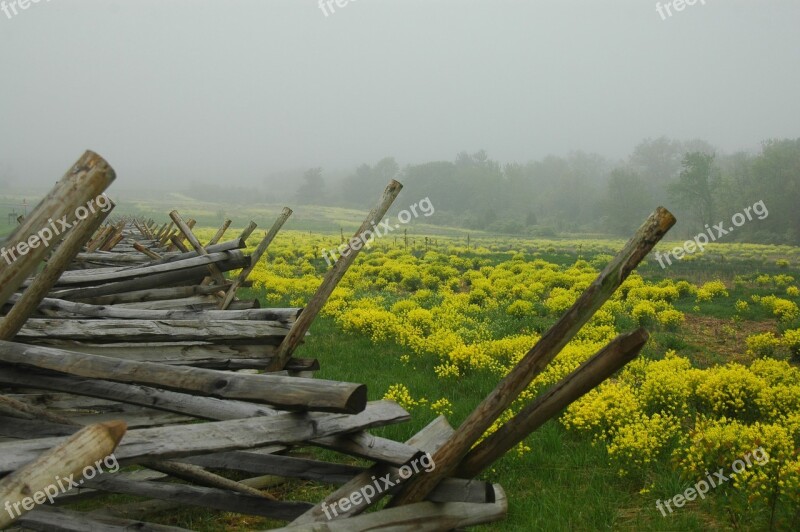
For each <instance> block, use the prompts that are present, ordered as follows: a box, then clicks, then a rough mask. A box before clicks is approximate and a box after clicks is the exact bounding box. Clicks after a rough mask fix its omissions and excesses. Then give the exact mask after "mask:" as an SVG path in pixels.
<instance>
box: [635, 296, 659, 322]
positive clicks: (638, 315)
mask: <svg viewBox="0 0 800 532" xmlns="http://www.w3.org/2000/svg"><path fill="white" fill-rule="evenodd" d="M631 316H632V317H633V319H635V320H636V321H637V322H638V323H639V325H647V324H648V323H653V322H654V321H655V319H656V307H655V305H654V304H653V303H651V302H650V301H639V302H638V303H636V304H635V305H634V306H633V309H632V310H631Z"/></svg>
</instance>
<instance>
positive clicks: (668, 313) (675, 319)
mask: <svg viewBox="0 0 800 532" xmlns="http://www.w3.org/2000/svg"><path fill="white" fill-rule="evenodd" d="M656 319H658V323H659V324H660V325H661V326H662V327H664V328H665V329H667V330H675V329H677V328H678V326H679V325H681V324H682V323H683V321H684V319H685V318H684V315H683V312H681V311H679V310H675V309H666V310H662V311H661V312H659V313H658V314H657V315H656Z"/></svg>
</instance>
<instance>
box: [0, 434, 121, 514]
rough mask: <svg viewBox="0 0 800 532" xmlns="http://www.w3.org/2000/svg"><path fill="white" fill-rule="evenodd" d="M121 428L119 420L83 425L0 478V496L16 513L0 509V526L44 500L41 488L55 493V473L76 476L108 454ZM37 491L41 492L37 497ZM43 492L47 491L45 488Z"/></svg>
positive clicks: (114, 446)
mask: <svg viewBox="0 0 800 532" xmlns="http://www.w3.org/2000/svg"><path fill="white" fill-rule="evenodd" d="M125 431H126V426H125V424H124V423H122V422H111V423H104V424H102V425H92V426H89V427H86V428H84V429H82V430H80V431H79V432H77V433H76V434H75V435H74V436H72V437H70V438H69V439H67V440H66V441H53V442H52V443H54V444H55V446H53V448H52V449H49V450H47V451H45V452H44V453H43V454H42V455H41V456H39V457H38V458H37V459H35V460H34V461H33V462H31V463H28V464H27V465H25V466H24V467H22V468H21V469H19V470H17V471H15V472H14V473H12V474H11V475H8V476H7V477H5V478H4V479H2V480H0V500H3V501H8V502H9V503H11V506H13V508H14V511H15V513H16V516H12V515H10V514H11V512H0V527H5V526H7V525H9V524H10V523H12V522H13V521H14V519H15V517H19V515H22V514H23V513H25V512H28V511H30V510H31V509H32V508H33V503H34V502H35V503H36V504H42V503H44V502H45V501H46V500H47V498H46V494H45V489H48V490H49V489H50V488H52V491H53V494H52V495H51V497H52V496H55V494H56V493H57V492H58V489H57V488H56V487H55V486H54V479H55V478H56V477H59V476H61V477H64V478H72V477H73V476H78V477H80V476H82V472H83V470H84V468H86V467H93V466H95V462H99V461H102V460H103V459H105V458H106V457H108V456H109V455H110V454H111V453H113V452H114V449H115V448H116V447H117V445H118V444H119V442H120V440H121V439H122V436H123V435H125ZM39 494H41V495H42V497H41V500H39V498H38V495H39ZM47 495H50V493H49V491H48V493H47ZM28 501H30V504H28ZM7 513H8V514H9V515H6V514H7Z"/></svg>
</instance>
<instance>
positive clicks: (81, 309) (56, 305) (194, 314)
mask: <svg viewBox="0 0 800 532" xmlns="http://www.w3.org/2000/svg"><path fill="white" fill-rule="evenodd" d="M12 299H13V298H12ZM39 309H40V310H44V309H57V310H63V311H66V312H68V313H71V314H74V315H76V316H87V317H91V318H119V319H129V320H243V321H248V320H253V321H274V322H279V323H283V324H284V325H288V324H291V323H293V322H294V320H295V319H297V316H299V315H300V312H301V311H302V310H303V309H299V308H274V309H272V308H262V309H253V310H203V311H194V310H137V309H126V308H116V307H114V306H98V305H87V304H85V303H76V302H74V301H65V300H63V299H52V298H43V299H42V301H41V303H40V304H39ZM2 329H3V328H2V322H0V334H2Z"/></svg>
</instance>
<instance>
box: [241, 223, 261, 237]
mask: <svg viewBox="0 0 800 532" xmlns="http://www.w3.org/2000/svg"><path fill="white" fill-rule="evenodd" d="M256 227H258V224H257V223H255V222H254V221H252V220H251V221H250V223H249V224H248V225H247V227H245V228H244V231H242V234H240V235H239V238H240V239H241V240H244V241H247V239H248V238H250V235H252V234H253V231H255V230H256Z"/></svg>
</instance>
